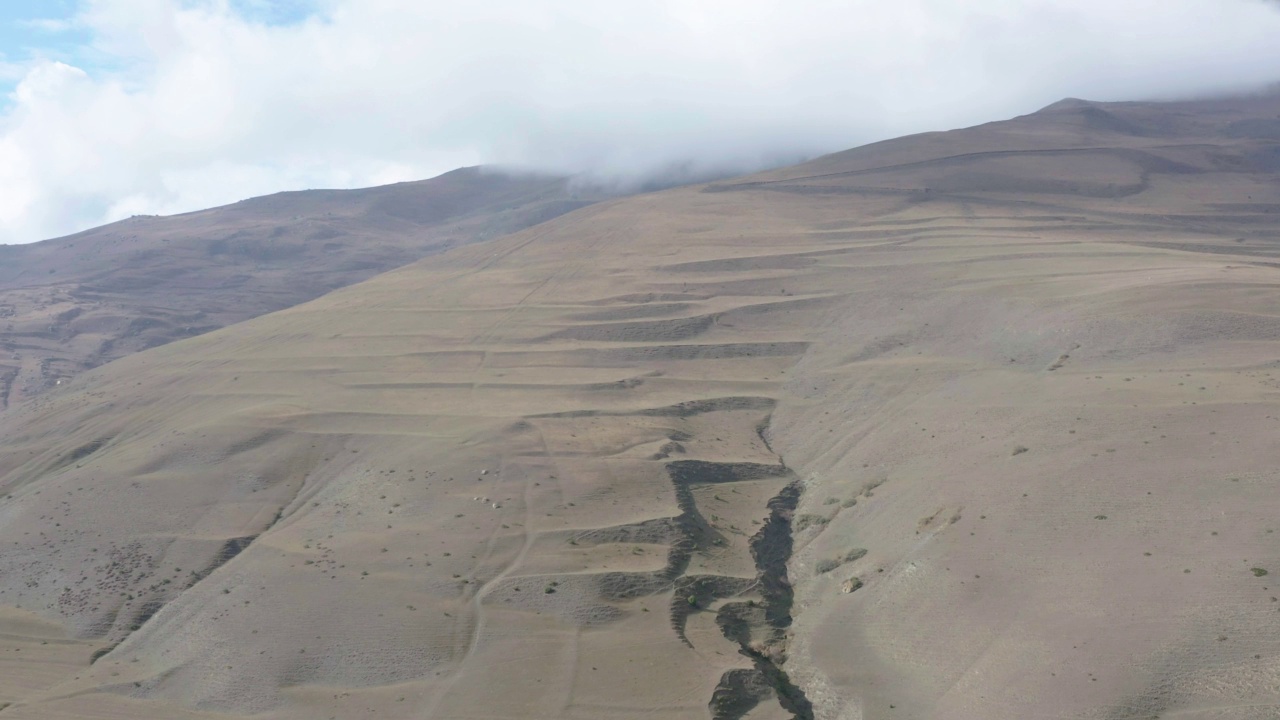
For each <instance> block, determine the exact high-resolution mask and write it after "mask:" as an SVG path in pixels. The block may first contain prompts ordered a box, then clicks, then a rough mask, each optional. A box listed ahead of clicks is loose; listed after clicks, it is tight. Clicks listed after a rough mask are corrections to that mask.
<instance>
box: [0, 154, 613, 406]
mask: <svg viewBox="0 0 1280 720" xmlns="http://www.w3.org/2000/svg"><path fill="white" fill-rule="evenodd" d="M601 197H603V193H602V191H600V190H598V189H591V188H576V187H575V188H571V187H570V182H569V181H568V180H567V179H566V178H563V177H554V176H538V175H511V174H504V173H501V172H498V171H496V170H488V169H482V168H464V169H462V170H456V171H454V172H451V173H446V174H444V175H441V176H440V177H437V178H432V179H430V180H423V181H420V182H410V183H400V184H397V185H387V186H384V187H377V188H369V189H364V190H309V191H302V192H287V193H279V194H277V195H271V196H267V197H260V198H254V199H252V200H246V201H243V202H239V203H236V204H234V205H228V206H226V207H221V208H215V209H212V210H204V211H201V212H194V213H188V214H186V215H177V216H168V217H155V216H138V217H134V218H130V219H129V220H125V221H122V222H118V223H113V224H111V225H106V226H103V227H100V228H95V229H93V230H87V231H85V232H82V233H78V234H76V235H71V236H68V237H65V238H58V239H56V240H47V241H45V242H41V243H34V244H31V245H12V246H10V245H0V410H3V409H4V408H6V407H8V406H9V405H10V404H14V403H18V402H20V401H21V400H22V399H23V398H25V397H30V396H32V395H35V394H37V393H39V392H41V391H43V390H47V389H48V388H50V387H54V386H56V385H58V384H59V383H60V382H64V381H66V380H69V379H70V378H72V377H74V376H75V375H76V374H78V373H80V372H83V371H84V370H86V369H88V368H91V367H96V366H98V365H101V364H103V363H107V362H110V361H111V360H114V359H116V358H119V357H123V356H125V355H128V354H130V353H134V352H138V351H139V350H145V349H147V348H151V347H156V346H158V345H163V344H165V343H168V342H172V341H174V340H179V339H182V338H187V337H192V336H194V335H199V334H201V333H205V332H208V331H210V330H216V329H217V328H220V327H224V326H226V325H231V324H234V323H237V322H240V321H241V320H247V319H248V318H251V317H257V316H258V315H262V314H264V313H268V312H273V311H275V310H282V309H284V308H286V307H292V306H293V305H297V304H298V303H301V302H305V301H307V300H311V299H313V298H315V297H318V296H320V295H323V294H324V293H326V292H329V291H330V290H334V289H335V288H339V287H345V286H347V285H351V284H353V283H356V282H359V281H361V280H365V279H367V278H369V277H371V276H373V275H376V274H378V273H380V272H384V271H386V270H390V269H392V268H395V267H399V266H401V265H404V264H406V263H409V262H412V261H414V260H418V259H420V258H422V257H424V256H427V255H430V254H433V253H437V252H441V251H443V250H447V249H449V248H451V247H455V246H458V245H463V244H466V243H469V242H475V241H479V240H487V239H490V238H494V237H498V236H501V235H505V234H507V233H510V232H514V231H516V230H521V229H523V228H526V227H529V226H530V225H536V224H537V223H540V222H543V221H545V220H549V219H551V218H553V217H555V216H557V215H561V214H563V213H566V212H569V211H571V210H575V209H577V208H580V207H584V206H586V205H589V204H591V202H594V201H595V200H599V199H600V198H601Z"/></svg>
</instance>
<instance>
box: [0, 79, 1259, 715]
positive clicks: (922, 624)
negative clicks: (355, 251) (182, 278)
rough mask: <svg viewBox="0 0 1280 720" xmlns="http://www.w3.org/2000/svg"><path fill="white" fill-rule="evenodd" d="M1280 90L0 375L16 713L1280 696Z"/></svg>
mask: <svg viewBox="0 0 1280 720" xmlns="http://www.w3.org/2000/svg"><path fill="white" fill-rule="evenodd" d="M1277 118H1280V98H1276V97H1260V98H1250V99H1237V100H1217V101H1211V102H1209V101H1206V102H1198V103H1176V104H1154V103H1122V104H1096V103H1089V102H1084V101H1064V102H1062V103H1058V104H1055V105H1053V106H1050V107H1049V108H1046V109H1044V110H1043V111H1041V112H1038V113H1034V114H1032V115H1028V116H1024V117H1020V118H1015V119H1013V120H1009V121H1005V122H1000V123H992V124H988V125H983V126H980V127H976V128H970V129H965V130H957V131H952V132H947V133H933V134H926V135H920V136H912V137H908V138H902V139H899V140H895V141H890V142H886V143H879V144H876V145H872V146H868V147H864V148H859V149H856V150H851V151H848V152H845V153H840V154H836V155H832V156H828V157H825V158H820V159H818V160H815V161H813V162H811V163H806V164H804V165H799V166H795V167H792V168H787V169H783V170H779V171H773V172H769V173H763V174H760V175H757V176H753V177H748V178H741V179H736V180H729V181H722V182H716V183H712V184H709V185H703V186H695V187H687V188H679V189H674V190H668V191H664V192H659V193H652V194H648V195H641V196H636V197H632V198H625V199H618V200H611V201H606V202H601V203H597V204H595V205H593V206H591V207H587V208H584V209H580V210H577V211H575V212H572V213H568V214H565V215H562V216H560V217H558V218H555V219H553V220H551V221H550V222H546V223H543V224H541V225H538V226H537V227H534V228H530V229H527V230H524V231H522V232H518V233H515V234H513V235H510V236H507V237H502V238H498V239H496V240H493V241H491V242H487V243H482V244H473V245H469V246H465V247H458V248H453V249H450V250H449V251H447V252H444V253H441V254H439V255H436V256H434V257H432V258H430V259H429V260H428V261H423V262H418V263H414V264H411V265H408V266H405V267H402V268H399V269H397V270H394V271H391V272H387V273H384V274H381V275H378V276H376V277H373V278H371V279H369V280H367V281H365V282H363V283H359V284H356V285H352V286H350V287H346V288H343V289H340V290H336V291H334V292H331V293H328V294H326V295H324V296H322V297H319V298H318V299H316V300H314V301H312V302H308V303H304V304H301V305H297V306H295V307H291V308H289V309H286V310H283V311H280V312H275V313H271V314H266V315H263V316H260V317H257V318H256V319H252V320H248V321H245V322H241V323H238V324H235V325H231V326H228V327H225V328H223V329H221V330H217V331H213V332H209V333H207V334H204V335H201V336H199V337H195V338H190V339H186V340H182V341H180V342H174V343H171V344H167V345H164V346H163V347H158V348H153V349H151V350H148V351H146V352H140V353H136V354H133V355H130V356H127V357H124V358H122V359H120V360H117V361H115V362H113V363H110V364H108V365H105V366H102V367H99V368H96V369H94V370H91V371H88V372H85V373H83V374H81V375H79V376H78V377H75V378H73V379H71V380H70V381H69V382H66V383H64V384H63V385H61V386H59V387H57V388H55V389H53V390H51V391H49V392H47V393H44V394H42V395H39V396H37V397H35V398H33V399H31V400H28V401H25V402H23V403H21V404H18V405H14V406H12V407H11V408H10V409H9V410H8V411H7V412H5V413H4V414H2V415H0V438H3V440H2V441H0V494H2V495H3V499H0V606H3V609H0V703H9V705H8V707H7V708H6V709H4V710H3V711H0V718H4V719H6V720H7V719H8V718H14V719H18V718H95V719H104V718H134V717H165V718H181V719H195V718H201V719H210V718H231V717H248V716H253V717H255V718H271V719H273V720H274V719H281V720H283V719H285V718H298V719H302V718H317V717H320V718H326V717H332V718H364V717H377V718H440V719H443V718H459V719H460V718H479V717H484V718H513V719H514V718H522V719H523V718H548V719H550V718H582V719H583V720H587V719H591V720H600V719H601V718H604V719H609V718H619V719H621V718H638V717H643V718H654V719H657V718H671V719H675V718H699V719H703V718H708V717H710V718H713V719H714V720H736V719H738V718H750V719H751V720H762V719H773V718H779V719H780V718H800V719H801V720H808V719H809V718H824V719H826V718H832V719H841V720H844V719H849V720H855V719H859V718H865V719H866V720H882V719H890V718H899V719H900V718H907V719H913V720H914V719H922V720H923V719H926V718H948V719H956V720H1027V719H1033V718H1080V719H1090V720H1121V719H1123V720H1130V719H1133V720H1137V719H1144V720H1145V719H1146V718H1155V717H1162V718H1169V717H1177V718H1181V719H1184V720H1208V719H1210V718H1212V719H1213V720H1246V719H1249V720H1252V719H1254V718H1261V717H1272V716H1275V715H1277V714H1280V689H1278V688H1280V631H1277V630H1276V624H1275V618H1276V617H1277V612H1278V611H1280V604H1278V603H1277V600H1276V597H1277V596H1280V591H1278V589H1276V588H1275V587H1274V586H1273V582H1274V581H1273V579H1272V578H1273V577H1275V575H1274V573H1276V572H1280V540H1277V537H1278V536H1277V535H1276V534H1275V533H1274V532H1273V531H1274V530H1275V529H1276V526H1277V524H1280V521H1278V520H1277V518H1280V494H1278V493H1277V492H1276V486H1277V483H1278V482H1280V470H1277V468H1276V466H1275V463H1274V462H1272V460H1273V458H1274V455H1275V451H1276V446H1277V440H1276V438H1277V434H1276V428H1277V426H1278V425H1277V424H1278V423H1280V311H1278V310H1277V304H1276V302H1275V298H1276V297H1277V295H1276V292H1277V289H1278V287H1280V275H1278V274H1277V268H1278V267H1280V222H1277V220H1278V219H1280V214H1278V213H1280V139H1277V137H1276V134H1277V133H1276V129H1277V125H1276V123H1277V122H1280V120H1277Z"/></svg>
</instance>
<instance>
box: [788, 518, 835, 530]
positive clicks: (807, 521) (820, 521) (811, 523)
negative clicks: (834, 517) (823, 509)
mask: <svg viewBox="0 0 1280 720" xmlns="http://www.w3.org/2000/svg"><path fill="white" fill-rule="evenodd" d="M828 522H830V520H829V519H828V518H825V517H823V516H821V515H814V514H812V513H805V514H804V515H797V516H796V519H795V521H794V523H793V524H792V526H793V527H794V528H795V531H796V532H800V531H802V530H805V529H807V528H810V527H815V526H817V527H821V526H823V525H826V524H827V523H828Z"/></svg>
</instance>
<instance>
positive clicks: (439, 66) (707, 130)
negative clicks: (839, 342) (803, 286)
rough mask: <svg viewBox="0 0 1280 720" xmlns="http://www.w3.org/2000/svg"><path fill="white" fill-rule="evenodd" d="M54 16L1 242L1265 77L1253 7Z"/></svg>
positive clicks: (4, 210)
mask: <svg viewBox="0 0 1280 720" xmlns="http://www.w3.org/2000/svg"><path fill="white" fill-rule="evenodd" d="M64 23H65V25H64ZM54 25H58V26H59V27H64V26H65V27H72V28H74V29H75V30H76V31H77V32H80V33H84V34H85V36H86V37H87V38H89V40H88V41H87V45H86V46H85V47H83V48H80V49H79V51H78V52H76V53H75V55H74V57H75V60H74V61H66V62H55V61H52V60H42V59H39V58H31V59H27V60H26V61H20V60H19V59H15V58H12V57H10V58H8V61H9V64H8V65H6V66H4V67H5V69H6V70H7V72H10V73H16V72H18V70H17V69H18V68H21V78H20V80H19V82H18V83H17V85H16V88H15V90H14V91H13V93H12V95H11V97H10V98H9V104H8V106H7V107H6V108H5V110H4V111H3V115H0V242H25V241H31V240H37V239H41V238H44V237H50V236H54V235H57V234H62V233H67V232H71V231H74V230H77V229H81V228H84V227H89V226H92V225H95V224H99V223H102V222H106V221H110V220H114V219H118V218H120V217H123V216H126V215H128V214H133V213H170V212H178V211H186V210H192V209H196V208H200V207H206V206H210V205H214V204H219V203H225V202H230V201H233V200H236V199H240V198H243V197H247V196H251V195H256V194H262V193H267V192H273V191H277V190H284V189H296V188H303V187H321V186H326V187H351V186H360V185H368V184H377V183H383V182H388V181H394V180H402V179H412V178H418V177H425V176H429V175H433V174H437V173H440V172H444V171H446V170H449V169H451V168H454V167H457V166H460V165H467V164H477V163H494V164H508V165H526V166H534V167H539V168H545V169H554V170H561V171H566V172H575V173H587V174H589V175H591V176H592V177H595V178H600V179H606V180H615V181H628V180H637V179H638V180H643V179H645V178H647V177H651V176H653V175H655V174H660V173H666V172H669V171H671V170H672V168H676V169H677V170H678V171H679V172H682V173H685V174H687V175H689V176H697V175H698V174H700V173H709V172H717V171H737V170H741V171H746V170H750V169H753V168H756V167H760V166H763V165H767V164H770V163H776V162H782V161H789V160H791V159H794V158H797V157H800V156H806V155H812V154H817V153H821V152H828V151H835V150H840V149H844V148H846V147H850V146H853V145H857V144H861V143H864V142H869V141H873V140H877V139H882V138H885V137H890V136H895V135H900V134H905V133H909V132H917V131H922V130H929V129H940V128H949V127H957V126H961V125H966V124H973V123H977V122H982V121H986V120H990V119H996V118H1000V117H1005V116H1009V115H1012V114H1017V113H1022V112H1028V111H1030V110H1033V109H1035V108H1037V107H1040V106H1043V105H1045V104H1048V103H1050V102H1053V101H1054V100H1057V99H1059V98H1062V97H1066V96H1076V97H1088V98H1092V99H1101V100H1107V99H1136V98H1150V97H1169V96H1184V95H1188V94H1196V93H1203V92H1209V91H1217V90H1230V89H1246V88H1250V87H1255V86H1259V85H1262V84H1266V83H1269V82H1274V81H1276V80H1277V79H1280V43H1277V42H1275V38H1277V37H1280V7H1277V5H1276V4H1274V3H1271V2H1264V1H1263V0H1126V2H1123V3H1118V2H1115V1H1114V0H982V1H981V2H978V1H975V0H894V1H893V2H883V0H840V1H836V0H791V1H790V2H782V1H781V0H771V1H768V2H766V1H764V0H732V1H730V0H614V1H612V2H607V3H600V2H588V1H587V0H540V1H534V0H475V1H474V2H455V3H443V2H440V3H437V2H421V0H287V1H286V2H271V1H270V0H234V1H233V0H85V1H84V2H82V3H81V5H80V7H79V10H78V12H77V14H76V15H75V16H74V17H70V18H66V19H59V20H57V21H56V22H55V23H54ZM73 62H74V65H73V64H72V63H73Z"/></svg>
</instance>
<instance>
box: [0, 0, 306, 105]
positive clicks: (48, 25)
mask: <svg viewBox="0 0 1280 720" xmlns="http://www.w3.org/2000/svg"><path fill="white" fill-rule="evenodd" d="M199 1H200V0H187V2H186V3H185V4H188V5H191V4H196V3H197V2H199ZM208 1H209V0H205V2H208ZM213 1H214V2H216V0H213ZM324 2H325V0H227V4H228V6H229V7H230V8H231V10H232V11H233V12H235V13H236V14H237V15H238V16H239V17H241V18H243V19H245V20H246V21H249V22H253V23H260V24H263V25H268V26H285V25H291V24H295V23H299V22H302V21H303V20H306V19H307V18H308V17H311V16H312V15H314V14H316V13H318V12H319V11H320V10H321V9H322V8H323V6H324ZM85 4H86V2H85V0H0V63H10V64H12V65H22V64H23V63H25V62H28V61H30V60H33V59H42V58H48V59H52V60H60V61H62V62H66V63H68V64H71V65H75V66H77V67H79V68H81V69H83V70H86V71H88V72H93V70H94V68H95V66H96V65H97V64H98V63H99V62H101V60H102V58H101V57H100V56H98V55H97V54H96V53H94V52H93V50H92V48H91V42H92V34H91V33H90V32H89V30H88V29H86V28H85V27H83V26H82V25H78V24H77V23H75V17H76V13H77V11H78V10H79V9H80V8H82V7H83V6H84V5H85ZM17 80H18V78H17V77H13V76H12V73H2V72H0V96H8V94H9V93H10V92H11V91H12V90H13V87H14V85H15V84H16V82H17ZM3 104H8V100H7V97H6V99H5V100H3Z"/></svg>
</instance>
